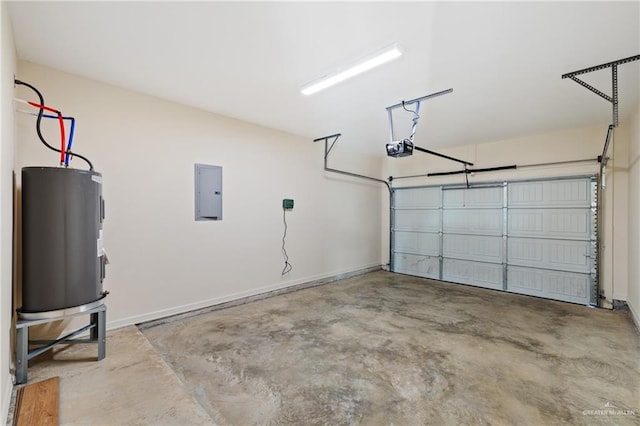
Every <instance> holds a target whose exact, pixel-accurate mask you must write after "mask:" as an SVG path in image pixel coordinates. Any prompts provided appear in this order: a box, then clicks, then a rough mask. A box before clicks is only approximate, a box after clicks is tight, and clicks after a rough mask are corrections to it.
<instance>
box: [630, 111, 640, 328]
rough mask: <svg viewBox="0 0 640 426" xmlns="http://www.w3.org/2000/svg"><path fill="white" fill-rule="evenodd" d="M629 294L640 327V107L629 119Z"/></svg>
mask: <svg viewBox="0 0 640 426" xmlns="http://www.w3.org/2000/svg"><path fill="white" fill-rule="evenodd" d="M629 135H630V136H629V140H630V143H629V232H628V235H629V238H628V243H629V260H630V262H629V295H628V299H627V302H628V304H629V307H630V308H631V312H632V313H633V318H634V320H635V322H636V326H637V327H638V329H640V108H636V111H635V113H634V114H633V115H632V118H631V120H630V121H629Z"/></svg>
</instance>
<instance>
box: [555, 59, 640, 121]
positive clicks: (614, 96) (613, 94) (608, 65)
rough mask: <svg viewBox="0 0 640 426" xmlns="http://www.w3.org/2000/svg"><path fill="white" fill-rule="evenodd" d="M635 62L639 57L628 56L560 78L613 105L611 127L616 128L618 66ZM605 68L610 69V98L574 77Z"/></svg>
mask: <svg viewBox="0 0 640 426" xmlns="http://www.w3.org/2000/svg"><path fill="white" fill-rule="evenodd" d="M637 60H640V55H634V56H629V57H628V58H623V59H618V60H617V61H611V62H607V63H604V64H600V65H596V66H593V67H589V68H583V69H581V70H577V71H572V72H568V73H566V74H563V75H562V78H569V79H571V80H573V81H575V82H576V83H578V84H579V85H581V86H583V87H586V88H587V89H589V90H590V91H592V92H593V93H595V94H596V95H598V96H600V97H602V98H604V99H606V100H607V101H609V102H611V104H612V105H613V120H612V125H613V127H618V65H622V64H626V63H629V62H633V61H637ZM606 68H611V88H612V92H611V96H609V95H607V94H606V93H604V92H602V91H600V90H598V89H596V88H595V87H593V86H592V85H590V84H589V83H587V82H585V81H583V80H580V79H579V78H578V77H576V76H577V75H581V74H587V73H590V72H593V71H599V70H603V69H606Z"/></svg>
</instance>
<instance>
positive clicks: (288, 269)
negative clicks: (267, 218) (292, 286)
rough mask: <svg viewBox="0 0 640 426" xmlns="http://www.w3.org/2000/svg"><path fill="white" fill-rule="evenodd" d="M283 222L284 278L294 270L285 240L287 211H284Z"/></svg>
mask: <svg viewBox="0 0 640 426" xmlns="http://www.w3.org/2000/svg"><path fill="white" fill-rule="evenodd" d="M282 220H283V222H284V234H283V235H282V256H284V269H282V276H283V277H284V276H285V275H287V274H288V273H289V272H291V270H292V269H293V266H292V265H291V263H289V255H288V254H287V249H286V248H285V240H286V238H287V209H285V208H283V209H282Z"/></svg>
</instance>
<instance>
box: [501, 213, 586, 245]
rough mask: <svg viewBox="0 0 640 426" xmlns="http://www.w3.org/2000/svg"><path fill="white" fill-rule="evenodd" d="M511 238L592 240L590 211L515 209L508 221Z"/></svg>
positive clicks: (509, 214)
mask: <svg viewBox="0 0 640 426" xmlns="http://www.w3.org/2000/svg"><path fill="white" fill-rule="evenodd" d="M507 228H508V234H509V236H514V237H537V238H571V239H590V238H591V210H590V209H513V210H509V213H508V219H507Z"/></svg>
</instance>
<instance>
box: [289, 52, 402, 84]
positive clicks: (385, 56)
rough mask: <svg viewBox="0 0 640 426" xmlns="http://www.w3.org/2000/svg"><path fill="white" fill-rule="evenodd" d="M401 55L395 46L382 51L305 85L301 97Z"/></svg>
mask: <svg viewBox="0 0 640 426" xmlns="http://www.w3.org/2000/svg"><path fill="white" fill-rule="evenodd" d="M401 55H402V52H400V49H398V47H397V46H392V47H390V48H387V49H385V50H383V51H382V52H379V53H378V54H376V55H375V56H371V57H369V58H367V59H364V60H363V61H361V62H358V63H357V64H355V65H354V66H352V67H351V68H347V69H346V70H344V71H340V72H338V73H335V74H331V75H328V76H326V77H323V78H321V79H319V80H316V81H314V82H313V83H309V84H307V85H305V86H304V87H303V88H302V90H301V92H302V94H303V95H307V96H308V95H312V94H314V93H316V92H319V91H320V90H323V89H326V88H327V87H331V86H333V85H334V84H338V83H340V82H343V81H345V80H347V79H349V78H351V77H354V76H356V75H358V74H362V73H363V72H365V71H369V70H370V69H372V68H375V67H377V66H380V65H382V64H385V63H387V62H389V61H392V60H394V59H396V58H399V57H400V56H401Z"/></svg>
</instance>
